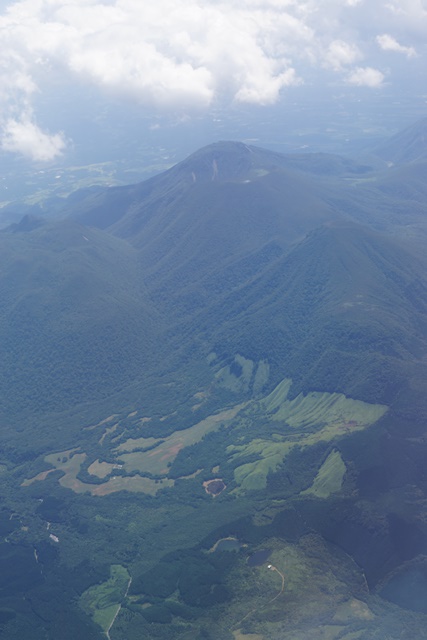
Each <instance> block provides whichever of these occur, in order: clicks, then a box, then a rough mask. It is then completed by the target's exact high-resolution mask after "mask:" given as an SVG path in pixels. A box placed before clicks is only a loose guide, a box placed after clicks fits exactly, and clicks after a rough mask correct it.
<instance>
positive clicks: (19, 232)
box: [0, 120, 427, 640]
mask: <svg viewBox="0 0 427 640" xmlns="http://www.w3.org/2000/svg"><path fill="white" fill-rule="evenodd" d="M425 130H426V120H424V121H421V122H420V123H416V124H415V125H413V126H412V127H409V128H408V129H407V130H406V131H404V132H402V133H400V134H398V135H397V136H394V137H393V138H391V139H390V140H388V141H386V142H384V143H383V144H382V145H381V146H379V147H377V148H376V149H373V150H372V152H371V154H370V156H368V155H366V156H365V158H364V160H363V161H362V160H358V159H349V158H344V157H339V156H334V155H331V154H320V153H316V154H310V153H304V154H298V155H297V154H292V155H282V154H278V153H273V152H271V151H267V150H264V149H261V148H258V147H255V146H251V145H247V144H244V143H241V142H218V143H215V144H212V145H210V146H208V147H205V148H203V149H200V150H199V151H196V152H195V153H194V154H193V155H191V156H190V157H189V158H187V159H186V160H184V161H183V162H181V163H179V164H178V165H176V166H174V167H172V168H171V169H169V170H168V171H166V172H164V173H162V174H160V175H158V176H155V177H153V178H151V179H149V180H147V181H145V182H142V183H140V184H137V185H129V186H123V187H111V188H99V187H96V188H90V189H83V190H80V191H77V192H75V193H73V194H71V195H70V196H68V197H67V198H49V199H47V200H46V201H45V202H44V203H43V204H42V205H37V206H34V207H29V208H28V209H26V210H25V211H23V210H22V209H19V206H18V205H16V208H17V210H19V211H20V212H23V213H24V212H25V216H24V217H23V218H22V220H20V221H19V222H15V223H13V224H11V225H10V226H8V227H6V228H4V229H3V230H2V231H1V232H0V245H1V252H0V264H1V270H0V287H1V292H2V295H1V297H0V335H1V338H2V339H1V342H0V354H1V361H2V363H3V366H2V369H1V372H0V386H1V389H2V394H1V401H0V402H1V404H0V418H1V422H2V431H1V435H0V446H1V450H2V452H3V453H2V455H3V459H0V462H1V463H2V466H1V469H2V471H3V473H2V477H3V478H4V479H5V482H4V491H3V496H2V508H3V511H2V512H0V516H1V514H2V513H3V514H4V522H5V523H6V522H10V521H13V520H16V522H19V527H18V526H17V527H12V528H11V527H10V526H9V528H8V527H7V526H6V524H4V527H5V532H6V533H7V537H6V540H5V542H4V543H3V545H0V557H3V556H4V558H5V563H6V565H7V562H8V559H11V560H10V561H11V562H12V560H13V563H14V564H16V563H18V565H19V566H22V567H23V568H24V567H25V571H24V569H23V571H22V576H21V574H19V576H20V577H19V579H17V581H16V585H15V583H14V585H15V586H14V587H13V589H12V590H11V593H7V586H6V585H7V581H6V577H5V580H4V582H1V580H0V628H1V625H3V630H4V633H5V634H6V636H5V637H7V638H20V640H25V639H26V638H27V637H28V638H29V637H31V638H35V639H36V640H37V639H38V638H42V637H43V638H45V637H48V638H52V639H53V638H59V637H64V638H66V637H68V635H61V636H60V635H58V629H59V628H62V627H61V625H62V623H61V620H62V619H63V618H64V617H65V618H66V619H67V620H68V622H67V632H66V633H68V634H69V637H70V638H71V637H75V635H76V633H79V634H80V635H82V636H83V637H84V638H86V637H87V638H101V637H105V634H106V635H107V637H111V639H112V640H114V639H115V638H117V640H123V639H124V638H126V639H128V638H131V639H132V638H137V637H144V638H145V637H146V638H170V637H177V638H182V639H183V640H185V638H190V637H191V638H209V637H212V638H215V639H217V640H221V639H224V640H227V639H230V640H232V638H233V637H234V638H236V639H237V640H245V638H246V637H248V639H249V638H250V639H252V638H254V637H256V638H261V639H263V640H270V639H272V640H274V639H277V640H279V639H280V640H281V639H283V640H290V639H291V638H292V639H300V638H301V639H303V638H304V639H305V638H312V637H313V638H314V637H319V636H316V635H315V634H316V633H318V632H319V631H318V628H319V627H318V625H319V620H320V621H321V628H322V630H321V633H322V634H323V635H322V636H321V637H325V638H331V640H334V639H335V638H342V639H345V640H350V639H353V638H367V639H370V638H372V639H374V638H386V637H390V638H401V637H409V636H404V635H402V634H405V633H409V631H408V630H410V632H411V634H412V635H411V636H410V637H416V638H425V637H427V635H426V632H425V624H424V621H425V615H426V614H427V607H425V601H424V600H423V594H427V569H426V567H425V560H424V558H425V553H427V525H426V524H425V523H426V522H427V520H426V517H427V512H426V508H425V500H424V498H423V496H424V492H425V490H427V484H426V476H425V472H424V462H425V455H426V453H427V450H426V447H427V440H426V438H425V419H426V417H427V401H426V398H427V315H426V311H427V258H426V256H425V251H424V241H425V238H426V231H427V225H426V215H427V186H426V184H427V183H426V180H425V176H426V168H427V157H426V146H425ZM13 206H14V205H9V207H8V215H9V214H10V213H11V211H12V210H13ZM213 481H216V482H217V484H216V485H212V487H214V486H215V487H216V489H217V490H218V491H219V493H218V495H215V497H213V494H212V493H210V492H209V486H210V485H209V483H210V482H213ZM221 483H222V484H221ZM9 515H10V518H11V520H8V518H9ZM1 522H2V521H1V518H0V526H1ZM6 529H7V531H6ZM9 529H11V530H10V531H9ZM52 536H53V538H52ZM226 540H229V541H234V542H230V543H229V544H230V545H231V548H232V550H225V543H224V542H223V541H226ZM221 545H223V547H224V550H223V551H222V552H220V551H219V552H217V551H216V549H218V548H219V549H221ZM233 545H234V547H233ZM245 549H247V550H248V551H245ZM30 551H31V553H30ZM261 551H267V552H269V553H267V556H266V557H270V555H269V554H271V563H272V565H270V566H273V569H274V570H275V571H276V572H277V576H275V578H277V580H278V579H279V577H280V576H282V577H283V576H285V577H284V578H283V583H282V585H281V584H280V580H279V582H277V583H276V582H274V581H273V582H272V581H271V580H270V577H271V575H270V574H271V571H270V573H269V571H268V568H267V564H265V562H264V563H260V564H259V566H258V564H256V561H254V562H255V564H253V565H251V564H250V562H249V564H248V562H247V558H248V554H249V560H250V558H251V557H252V555H253V556H254V557H255V556H256V554H257V553H258V552H261ZM251 554H252V555H251ZM327 566H329V567H330V572H329V574H328V578H327V579H325V582H324V583H323V585H322V581H321V575H322V573H324V572H325V567H327ZM190 569H191V570H190ZM18 573H19V572H18ZM24 575H28V576H30V577H31V581H30V582H28V581H26V579H25V578H24V577H23V576H24ZM5 576H9V577H8V578H7V580H10V574H9V573H7V571H6V572H5ZM287 576H289V582H287V580H286V577H287ZM310 576H311V577H310ZM307 580H308V581H309V582H310V581H311V585H312V586H311V591H310V592H308V591H307V589H308V587H307V585H306V586H304V584H305V583H306V582H307ZM254 581H255V582H254ZM414 585H415V586H414ZM280 586H281V590H280ZM265 594H267V595H265ZM322 594H323V595H322ZM416 594H418V595H416ZM419 594H421V595H419ZM23 597H24V599H25V603H26V604H25V605H22V604H20V603H21V601H22V598H23ZM65 602H67V604H66V605H65V604H64V603H65ZM307 602H310V603H312V605H311V606H312V609H311V610H310V608H307ZM423 602H424V604H423ZM48 603H50V604H48ZM251 612H253V613H251ZM30 629H31V634H33V635H31V636H30V635H29V634H30ZM61 633H62V632H61ZM63 633H65V632H63ZM141 634H142V635H141ZM248 634H249V635H248ZM250 634H257V635H256V636H253V635H250ZM387 634H389V635H387Z"/></svg>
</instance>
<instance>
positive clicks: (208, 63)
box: [0, 0, 427, 160]
mask: <svg viewBox="0 0 427 640" xmlns="http://www.w3.org/2000/svg"><path fill="white" fill-rule="evenodd" d="M366 25H367V26H366ZM423 28H424V33H426V32H427V12H426V10H425V9H424V5H423V2H422V1H421V0H388V1H384V2H383V1H382V0H370V1H369V2H368V0H324V2H322V3H319V2H318V0H301V1H298V0H224V1H222V2H221V0H219V1H218V0H179V1H178V2H177V1H176V0H175V1H172V0H156V2H155V3H149V2H148V0H67V1H66V0H21V1H18V2H11V3H9V4H8V6H7V9H6V10H4V11H3V14H2V15H0V52H1V53H0V107H1V113H2V114H3V115H2V116H1V117H0V144H1V145H2V147H3V149H5V150H8V151H18V152H21V153H24V154H26V155H28V156H29V157H31V158H33V159H37V160H49V159H52V158H55V157H56V156H57V155H58V154H60V153H62V152H63V150H64V148H65V137H64V135H63V134H61V133H58V132H48V131H43V130H42V129H41V128H40V127H39V125H38V123H37V114H36V113H34V107H33V102H34V96H35V95H37V94H38V93H39V92H43V93H45V92H47V91H48V90H49V91H52V86H51V84H52V82H51V78H52V77H53V76H54V74H60V75H61V77H62V78H66V79H67V81H68V82H70V83H72V82H78V83H81V82H87V83H90V84H92V85H95V86H97V87H99V89H100V90H103V91H105V92H106V93H107V94H108V93H112V94H115V95H120V96H121V97H122V98H125V99H126V98H127V99H132V100H134V101H136V102H137V103H140V104H142V105H146V106H148V107H152V108H153V109H156V110H166V111H168V110H169V111H174V110H175V111H176V110H181V111H187V112H188V111H191V110H203V109H207V108H209V107H210V106H212V105H215V104H218V103H221V104H234V105H238V104H242V103H249V104H251V103H252V104H259V105H268V104H273V103H275V102H277V101H278V100H280V98H281V95H282V94H283V92H284V91H286V90H291V89H292V87H293V86H295V85H298V84H300V83H302V82H304V79H305V76H306V73H307V74H309V73H311V74H312V72H313V70H318V72H319V73H321V72H322V70H324V71H325V73H329V74H330V73H332V74H334V76H335V78H336V80H335V81H336V82H338V83H342V84H343V85H345V84H348V85H352V86H359V87H368V88H371V89H377V88H378V87H381V86H382V85H383V83H384V81H385V80H387V82H390V81H392V80H393V78H392V73H391V74H390V71H389V70H390V64H391V63H390V60H389V57H390V55H393V54H396V53H400V54H403V56H400V57H401V58H404V59H406V60H407V61H408V64H410V63H411V58H415V57H416V53H418V51H417V49H418V48H419V47H420V46H421V47H423V46H424V44H423V42H422V37H423V36H422V33H423ZM401 42H404V43H405V44H400V43H401Z"/></svg>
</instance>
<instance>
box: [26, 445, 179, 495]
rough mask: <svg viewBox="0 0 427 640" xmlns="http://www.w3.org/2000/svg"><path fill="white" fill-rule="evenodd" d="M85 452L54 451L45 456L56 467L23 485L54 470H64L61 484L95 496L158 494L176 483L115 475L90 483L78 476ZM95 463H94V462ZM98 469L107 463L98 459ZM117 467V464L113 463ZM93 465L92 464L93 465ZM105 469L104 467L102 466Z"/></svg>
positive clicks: (166, 480)
mask: <svg viewBox="0 0 427 640" xmlns="http://www.w3.org/2000/svg"><path fill="white" fill-rule="evenodd" d="M86 457H87V456H86V454H85V453H73V451H71V452H70V451H62V452H59V453H52V454H49V455H48V456H46V457H45V462H47V463H49V464H52V465H53V466H54V467H55V469H50V470H48V471H44V472H42V473H39V474H38V475H37V476H35V477H34V478H31V479H29V480H25V481H24V482H23V483H22V484H23V486H28V485H30V484H32V483H33V482H36V481H37V480H45V478H46V477H47V475H48V474H49V473H51V472H52V471H62V472H63V474H64V475H63V476H62V477H61V478H60V479H59V484H60V485H61V486H63V487H65V488H66V489H71V490H72V491H74V493H90V494H91V495H93V496H106V495H109V494H110V493H116V492H117V491H131V492H135V493H146V494H148V495H152V496H154V495H156V493H158V491H160V490H161V489H164V488H165V487H171V486H173V485H174V481H173V480H168V479H162V480H153V479H151V478H144V477H142V476H138V475H136V476H131V477H129V476H113V477H112V478H110V479H109V480H108V481H107V482H103V483H102V484H89V483H87V482H82V481H81V480H79V479H78V478H77V474H78V473H79V471H80V468H81V466H82V464H83V462H84V461H85V460H86ZM93 464H94V463H93ZM96 464H97V467H98V469H99V468H100V467H99V465H102V464H107V463H100V462H99V461H96ZM113 466H114V467H117V465H113ZM91 467H92V465H91ZM101 468H102V470H103V471H104V470H105V469H104V467H101Z"/></svg>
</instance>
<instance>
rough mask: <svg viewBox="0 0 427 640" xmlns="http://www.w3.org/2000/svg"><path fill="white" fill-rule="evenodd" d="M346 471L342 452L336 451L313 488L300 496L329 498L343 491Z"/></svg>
mask: <svg viewBox="0 0 427 640" xmlns="http://www.w3.org/2000/svg"><path fill="white" fill-rule="evenodd" d="M346 471H347V468H346V466H345V463H344V460H343V459H342V457H341V454H340V452H339V451H337V450H336V449H335V450H334V451H332V452H331V453H330V454H329V456H328V457H327V458H326V460H325V462H324V463H323V464H322V466H321V467H320V469H319V471H318V473H317V476H316V477H315V478H314V481H313V484H312V485H311V487H309V488H308V489H305V491H301V493H300V495H301V496H303V495H313V496H315V497H316V498H329V496H330V495H331V494H333V493H337V492H338V491H339V490H340V489H341V487H342V483H343V480H344V476H345V473H346Z"/></svg>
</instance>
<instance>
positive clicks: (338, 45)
mask: <svg viewBox="0 0 427 640" xmlns="http://www.w3.org/2000/svg"><path fill="white" fill-rule="evenodd" d="M361 57H362V55H361V53H360V51H359V48H358V47H357V46H356V45H354V44H350V43H348V42H344V41H343V40H334V41H333V42H331V44H330V45H329V47H328V49H327V51H326V54H325V64H326V66H329V67H331V68H332V69H333V70H334V71H341V69H343V67H345V66H347V65H350V64H353V63H354V62H355V61H356V60H359V59H360V58H361Z"/></svg>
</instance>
